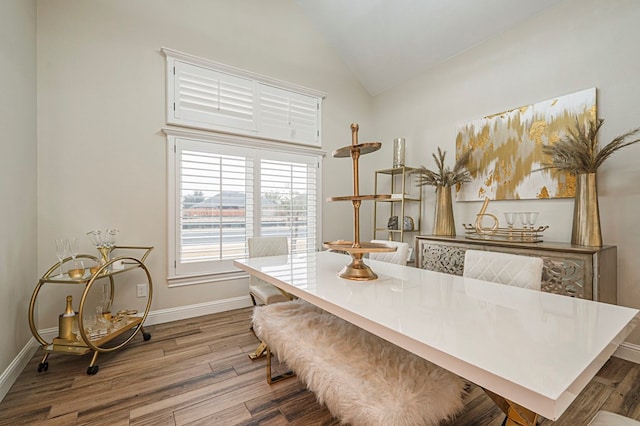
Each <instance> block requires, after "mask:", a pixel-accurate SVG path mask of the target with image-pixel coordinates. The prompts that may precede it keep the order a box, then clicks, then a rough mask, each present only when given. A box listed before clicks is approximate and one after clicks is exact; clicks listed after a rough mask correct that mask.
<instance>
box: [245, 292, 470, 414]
mask: <svg viewBox="0 0 640 426" xmlns="http://www.w3.org/2000/svg"><path fill="white" fill-rule="evenodd" d="M253 327H254V330H255V332H256V335H257V336H258V337H259V338H260V340H262V341H263V342H265V343H266V344H267V345H268V347H269V350H270V351H273V352H274V353H275V355H276V356H277V357H278V359H279V360H280V361H282V362H284V363H286V364H287V366H288V367H290V368H291V369H292V370H293V371H294V372H295V374H296V375H297V376H298V378H299V379H300V380H301V381H302V382H303V383H304V384H305V385H306V386H307V388H308V389H309V390H311V391H312V392H313V393H314V394H315V395H316V398H317V399H318V402H320V403H321V404H324V405H325V406H326V407H327V408H328V409H329V411H330V412H331V413H332V414H333V416H334V417H336V418H337V419H339V420H340V421H341V422H343V423H349V424H351V425H354V426H355V425H434V426H435V425H438V424H440V421H442V420H446V419H451V418H453V417H454V416H455V414H456V413H458V412H459V411H460V410H461V409H462V407H463V402H462V398H463V396H464V393H465V391H464V388H465V382H464V380H463V379H461V378H460V377H458V376H456V375H455V374H453V373H450V372H449V371H447V370H444V369H442V368H440V367H438V366H436V365H434V364H432V363H430V362H428V361H426V360H425V359H422V358H420V357H418V356H416V355H414V354H412V353H410V352H408V351H406V350H404V349H402V348H400V347H398V346H396V345H393V344H391V343H389V342H387V341H386V340H384V339H381V338H379V337H377V336H375V335H373V334H371V333H369V332H367V331H365V330H362V329H361V328H359V327H357V326H355V325H353V324H351V323H349V322H347V321H344V320H342V319H340V318H338V317H336V316H334V315H332V314H330V313H328V312H325V311H323V310H321V309H320V308H317V307H315V306H313V305H311V304H309V303H307V302H305V301H303V300H292V301H289V302H281V303H276V304H273V305H266V306H258V307H256V308H255V309H254V314H253ZM267 362H268V363H270V353H269V352H268V361H267ZM270 378H271V372H270V371H268V379H269V380H270Z"/></svg>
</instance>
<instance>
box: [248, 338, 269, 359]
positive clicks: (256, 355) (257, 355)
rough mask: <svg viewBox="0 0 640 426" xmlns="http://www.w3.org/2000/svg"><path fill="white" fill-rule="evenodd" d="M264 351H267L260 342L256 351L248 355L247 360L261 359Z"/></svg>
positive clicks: (265, 346) (264, 345)
mask: <svg viewBox="0 0 640 426" xmlns="http://www.w3.org/2000/svg"><path fill="white" fill-rule="evenodd" d="M266 350H267V345H266V344H265V343H264V342H260V344H259V345H258V347H257V348H256V350H255V351H253V352H251V353H250V354H249V358H251V360H252V361H253V360H256V359H258V358H262V357H263V356H264V354H265V351H266Z"/></svg>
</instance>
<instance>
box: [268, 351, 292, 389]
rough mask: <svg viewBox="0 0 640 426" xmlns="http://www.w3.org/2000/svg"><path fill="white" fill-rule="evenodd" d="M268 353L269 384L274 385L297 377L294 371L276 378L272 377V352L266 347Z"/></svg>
mask: <svg viewBox="0 0 640 426" xmlns="http://www.w3.org/2000/svg"><path fill="white" fill-rule="evenodd" d="M266 351H267V383H269V384H273V383H276V382H279V381H281V380H285V379H289V378H291V377H295V375H296V373H294V372H293V371H287V372H286V373H282V374H280V375H278V376H275V377H274V376H272V375H271V350H270V349H269V347H268V346H267V347H266Z"/></svg>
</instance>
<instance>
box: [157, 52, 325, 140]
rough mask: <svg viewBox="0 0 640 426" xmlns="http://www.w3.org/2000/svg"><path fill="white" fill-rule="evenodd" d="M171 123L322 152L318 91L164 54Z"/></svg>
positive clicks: (205, 61) (199, 59) (187, 57)
mask: <svg viewBox="0 0 640 426" xmlns="http://www.w3.org/2000/svg"><path fill="white" fill-rule="evenodd" d="M162 51H163V52H164V54H165V55H166V58H167V123H169V124H175V125H178V126H184V127H192V128H198V129H206V130H214V131H221V132H226V133H232V134H238V135H245V136H251V137H258V138H261V139H269V140H276V141H283V142H291V143H297V144H304V145H309V146H314V147H320V146H321V143H320V141H321V137H320V129H321V115H322V98H323V97H324V95H323V94H322V93H320V92H318V91H315V90H312V89H308V88H305V87H301V86H296V85H292V84H289V83H285V82H282V81H279V80H274V79H271V78H268V77H264V76H260V75H258V74H255V73H251V72H249V71H244V70H240V69H237V68H234V67H230V66H228V65H224V64H219V63H216V62H213V61H208V60H206V59H202V58H198V57H195V56H192V55H188V54H185V53H181V52H176V51H173V50H171V49H166V48H163V49H162Z"/></svg>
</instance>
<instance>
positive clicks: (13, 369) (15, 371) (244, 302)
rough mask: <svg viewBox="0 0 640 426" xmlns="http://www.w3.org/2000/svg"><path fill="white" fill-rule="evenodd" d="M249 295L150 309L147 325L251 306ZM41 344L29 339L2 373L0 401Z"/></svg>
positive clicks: (47, 334) (53, 331) (52, 333)
mask: <svg viewBox="0 0 640 426" xmlns="http://www.w3.org/2000/svg"><path fill="white" fill-rule="evenodd" d="M251 305H252V303H251V298H250V297H249V296H242V297H234V298H231V299H224V300H216V301H214V302H206V303H198V304H196V305H188V306H181V307H179V308H170V309H161V310H158V311H150V312H149V315H147V320H146V321H145V325H154V324H162V323H165V322H170V321H177V320H181V319H187V318H194V317H199V316H202V315H209V314H216V313H219V312H225V311H231V310H234V309H240V308H246V307H249V306H251ZM38 332H39V333H40V336H42V338H43V339H45V340H47V341H49V342H50V341H52V340H53V338H54V337H56V336H57V335H58V328H57V327H53V328H47V329H43V330H39V331H38ZM39 347H40V344H39V343H38V341H37V340H36V339H35V338H33V337H32V338H31V339H29V341H28V342H27V344H26V345H25V346H24V348H22V350H21V351H20V353H19V354H18V355H17V356H16V357H15V358H14V359H13V361H12V362H11V364H9V366H8V367H7V368H6V370H4V371H3V372H2V374H0V401H2V400H3V399H4V397H5V396H6V395H7V393H9V389H11V386H13V384H14V383H15V381H16V380H17V379H18V376H19V375H20V373H22V370H24V368H25V366H26V365H27V364H28V363H29V360H31V357H33V354H34V353H35V351H36V350H37V349H38V348H39Z"/></svg>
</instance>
